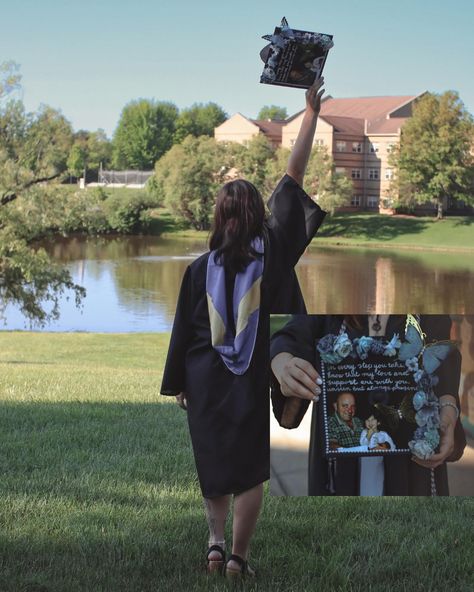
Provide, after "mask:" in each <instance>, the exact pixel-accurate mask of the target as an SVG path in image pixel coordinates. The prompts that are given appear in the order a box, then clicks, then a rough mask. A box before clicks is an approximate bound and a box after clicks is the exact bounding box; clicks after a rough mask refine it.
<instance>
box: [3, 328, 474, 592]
mask: <svg viewBox="0 0 474 592" xmlns="http://www.w3.org/2000/svg"><path fill="white" fill-rule="evenodd" d="M168 338H169V336H168V335H166V334H128V335H126V334H123V335H122V334H118V335H104V334H87V333H86V334H83V333H78V334H74V333H69V334H53V333H49V334H47V333H44V334H38V333H27V332H24V333H23V332H19V333H16V332H1V333H0V405H1V412H0V434H1V435H0V459H1V467H2V478H1V480H0V590H1V592H20V591H25V592H26V591H28V592H65V591H67V592H76V591H81V592H82V591H83V592H99V591H100V592H117V591H119V590H120V591H133V592H140V591H159V592H168V591H170V592H171V591H181V590H183V591H195V590H197V591H201V590H202V591H204V590H213V591H220V590H225V589H227V585H226V584H225V583H224V582H223V581H222V580H221V579H208V578H207V577H206V576H205V575H204V572H203V569H202V563H203V561H202V558H203V554H204V549H205V543H206V540H207V533H206V526H205V522H204V518H203V510H202V503H201V498H200V493H199V488H198V484H197V481H196V476H195V472H194V464H193V456H192V451H191V448H190V444H189V437H188V432H187V424H186V415H185V412H183V411H182V410H181V409H179V408H178V407H177V406H176V405H175V404H174V402H173V400H171V399H168V398H164V397H160V396H159V395H158V390H159V386H160V379H161V373H162V367H163V361H164V356H165V353H166V348H167V342H168ZM473 518H474V503H473V500H472V499H470V498H450V499H441V498H440V499H421V498H420V499H418V498H412V499H408V498H393V499H389V498H386V499H373V500H372V499H356V498H331V499H329V498H321V499H319V498H271V497H270V496H269V495H267V496H266V499H265V507H264V510H263V514H262V517H261V520H260V523H259V527H258V531H257V534H256V536H255V540H254V545H253V549H252V562H253V565H254V566H255V567H256V568H257V569H258V571H259V577H258V579H257V581H256V582H248V583H245V584H244V585H243V586H242V589H244V590H258V591H267V590H268V591H276V592H280V591H281V592H283V591H285V592H286V591H295V592H297V591H306V590H307V591H314V590H321V591H323V590H324V591H341V592H342V591H344V592H345V591H347V592H349V591H361V592H362V591H364V592H367V591H374V592H376V591H377V592H379V591H381V590H393V591H400V592H402V591H403V592H405V591H413V592H419V591H438V590H439V591H440V592H441V591H442V592H444V591H445V590H451V591H452V592H472V590H473V589H474V568H473V561H472V553H473V551H472V549H473V548H474V535H473V529H472V524H473Z"/></svg>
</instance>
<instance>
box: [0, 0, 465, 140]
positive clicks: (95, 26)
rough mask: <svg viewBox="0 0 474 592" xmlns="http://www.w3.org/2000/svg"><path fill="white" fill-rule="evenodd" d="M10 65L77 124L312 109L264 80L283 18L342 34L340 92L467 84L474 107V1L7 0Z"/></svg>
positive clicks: (30, 104) (1, 36)
mask: <svg viewBox="0 0 474 592" xmlns="http://www.w3.org/2000/svg"><path fill="white" fill-rule="evenodd" d="M2 4H3V6H2V7H1V12H0V14H1V24H0V27H1V29H0V56H1V57H0V61H2V60H4V59H13V60H15V61H16V62H18V63H19V64H20V65H21V72H22V75H23V93H22V94H23V99H24V102H25V104H26V107H27V109H29V110H35V109H37V108H38V106H39V104H41V103H46V104H49V105H52V106H54V107H57V108H60V109H61V110H62V112H63V113H64V115H65V116H66V117H67V118H68V119H69V120H70V121H71V122H72V124H73V126H74V128H75V129H76V130H77V129H80V128H83V129H89V130H94V129H97V128H99V127H102V128H104V129H105V130H106V132H107V133H108V134H109V135H111V134H112V132H113V130H114V129H115V126H116V124H117V121H118V118H119V115H120V112H121V110H122V108H123V106H124V105H125V104H126V103H127V102H128V101H130V100H133V99H137V98H140V97H145V98H155V99H158V100H168V101H172V102H174V103H175V104H176V105H177V106H178V107H179V108H183V107H187V106H190V105H191V104H192V103H195V102H207V101H215V102H216V103H218V104H219V105H221V106H222V107H223V108H224V109H225V110H226V111H227V113H229V114H233V113H235V112H237V111H239V112H241V113H243V114H244V115H246V116H248V117H255V116H256V114H257V112H258V110H259V108H260V107H261V106H262V105H265V104H277V105H282V106H285V107H287V109H288V112H289V113H290V114H292V113H293V112H296V111H298V110H299V109H301V108H302V106H303V104H304V91H302V90H299V89H288V88H279V87H274V86H268V85H262V84H260V83H259V82H258V81H259V76H260V73H261V70H262V62H261V60H260V57H259V55H258V53H259V51H260V49H261V48H262V47H263V46H264V45H265V41H264V40H262V39H261V36H262V35H264V34H266V33H271V32H272V31H273V28H274V26H275V25H277V24H278V23H279V22H280V19H281V17H282V16H286V17H287V19H288V22H289V24H290V26H292V27H293V28H295V29H307V30H311V31H319V32H322V33H332V34H333V35H334V41H335V47H334V48H333V49H332V50H331V52H330V54H329V58H328V61H327V63H326V68H325V79H326V89H327V92H328V93H329V94H331V95H332V96H335V97H351V96H352V97H355V96H372V95H373V96H381V95H407V94H417V93H420V92H422V91H424V90H430V91H434V92H442V91H444V90H447V89H454V90H457V91H458V92H459V93H460V95H461V98H462V100H463V101H464V103H465V104H466V107H467V108H468V109H469V110H470V111H471V113H472V112H474V77H473V76H472V71H473V67H472V63H471V59H472V56H474V36H473V35H472V26H473V23H474V3H473V2H472V1H471V0H451V2H446V1H445V0H444V1H439V0H431V1H429V0H411V1H409V0H397V1H388V0H378V1H376V0H359V1H357V2H356V1H355V0H337V1H333V2H326V3H323V2H316V1H315V0H311V1H307V0H304V1H299V0H293V1H291V2H288V1H287V2H283V1H280V0H274V1H273V2H264V3H260V2H257V1H255V0H252V1H251V0H240V1H237V2H232V3H231V2H223V0H220V1H219V2H218V1H214V0H202V2H199V1H183V0H175V1H171V2H170V1H167V0H153V1H151V0H135V1H134V2H131V1H130V0H115V1H114V2H112V1H111V0H102V1H100V0H95V1H92V0H82V2H78V1H77V0H74V1H72V0H55V1H53V0H41V1H38V0H17V1H16V2H7V0H2Z"/></svg>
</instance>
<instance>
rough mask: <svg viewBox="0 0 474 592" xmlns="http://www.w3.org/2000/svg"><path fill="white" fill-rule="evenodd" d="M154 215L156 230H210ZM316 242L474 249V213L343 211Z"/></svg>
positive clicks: (197, 234)
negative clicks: (419, 214) (425, 214)
mask: <svg viewBox="0 0 474 592" xmlns="http://www.w3.org/2000/svg"><path fill="white" fill-rule="evenodd" d="M154 216H155V219H154V220H153V224H152V227H151V232H152V233H154V234H161V235H163V236H180V237H190V238H201V237H202V238H206V237H207V236H208V234H209V233H208V231H198V230H193V229H192V228H188V227H186V225H185V224H183V223H179V222H177V221H176V220H175V219H174V218H173V216H172V215H171V214H170V212H168V211H166V210H164V209H158V210H155V211H154ZM313 244H316V245H318V244H319V245H330V246H352V247H358V246H362V247H376V248H391V249H399V248H406V249H412V250H413V249H416V250H418V249H423V250H425V249H426V250H432V249H436V250H445V251H449V250H455V251H459V250H463V251H474V216H470V217H469V216H456V217H447V218H444V219H443V220H439V221H437V220H436V219H435V218H433V217H415V216H385V215H382V214H370V213H361V214H353V213H341V214H336V215H335V216H332V217H330V216H328V217H326V219H325V221H324V223H323V225H322V226H321V228H320V230H319V232H318V234H317V237H316V238H315V239H314V243H313Z"/></svg>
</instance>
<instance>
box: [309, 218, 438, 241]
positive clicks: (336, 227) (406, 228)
mask: <svg viewBox="0 0 474 592" xmlns="http://www.w3.org/2000/svg"><path fill="white" fill-rule="evenodd" d="M430 224H431V222H428V221H427V220H423V219H420V218H415V217H413V218H408V217H407V218H400V217H392V216H383V215H379V216H377V215H373V214H366V215H364V214H360V215H354V214H350V215H349V214H336V215H335V216H333V217H332V218H329V220H327V221H326V222H325V224H324V225H323V226H322V227H321V230H320V231H319V234H318V236H321V237H331V236H341V235H343V236H344V237H345V238H355V237H359V238H360V237H364V238H366V239H371V240H379V241H381V242H382V241H386V240H392V239H394V238H397V237H399V236H402V235H405V234H418V233H420V232H423V231H424V230H425V229H426V228H428V226H429V225H430Z"/></svg>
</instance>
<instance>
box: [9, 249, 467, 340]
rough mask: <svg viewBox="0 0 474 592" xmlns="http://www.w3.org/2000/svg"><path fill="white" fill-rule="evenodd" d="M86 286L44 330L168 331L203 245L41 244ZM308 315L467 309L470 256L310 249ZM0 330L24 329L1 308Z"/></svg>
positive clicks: (304, 275)
mask: <svg viewBox="0 0 474 592" xmlns="http://www.w3.org/2000/svg"><path fill="white" fill-rule="evenodd" d="M45 248H46V249H47V250H48V252H49V253H50V254H51V255H52V256H53V257H54V258H55V259H57V260H59V261H61V262H62V263H64V264H66V265H67V266H68V268H69V270H70V271H71V274H72V275H73V278H74V281H75V282H77V283H79V284H81V285H83V286H84V287H85V288H86V289H87V298H86V300H85V303H84V306H83V310H82V312H81V311H78V310H77V309H76V308H75V306H74V303H73V302H72V301H68V300H66V298H64V299H63V302H62V305H61V318H60V319H59V321H58V322H56V323H53V324H51V325H49V326H48V327H46V328H45V330H48V331H104V332H109V331H118V332H121V331H125V332H128V331H168V330H169V329H170V328H171V325H172V319H173V315H174V311H175V306H176V300H177V297H178V291H179V286H180V283H181V278H182V276H183V273H184V271H185V269H186V266H187V265H188V264H189V262H190V261H192V260H193V259H195V258H196V257H197V256H199V254H201V253H202V252H204V251H205V249H206V241H205V240H199V241H194V240H189V239H181V240H180V239H161V238H158V237H116V238H114V237H105V238H83V237H73V238H68V239H59V240H55V241H54V242H49V243H45ZM297 273H298V277H299V279H300V283H301V286H302V290H303V293H304V296H305V299H306V302H307V307H308V311H309V312H318V313H323V314H327V313H333V314H335V313H346V314H347V313H361V314H362V313H367V312H374V311H377V312H379V313H388V312H392V313H405V312H407V310H411V311H416V312H419V313H442V312H447V313H454V312H456V313H460V314H464V313H469V312H471V313H472V312H474V302H473V298H472V294H473V293H474V258H473V257H472V256H471V255H466V254H442V253H434V254H433V253H422V252H419V253H411V252H399V253H397V252H392V251H385V250H384V251H375V250H373V249H366V250H362V249H358V250H355V249H342V248H326V247H319V246H314V247H311V248H310V249H309V250H308V252H307V253H306V254H305V255H304V257H303V258H302V259H301V261H300V263H299V264H298V266H297ZM6 315H7V317H6V318H7V323H6V325H5V327H4V328H7V329H25V328H26V329H27V328H29V327H28V325H27V324H26V323H25V321H24V319H23V318H22V317H21V315H20V314H19V313H18V311H16V310H14V309H13V308H12V307H9V308H7V311H6Z"/></svg>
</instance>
